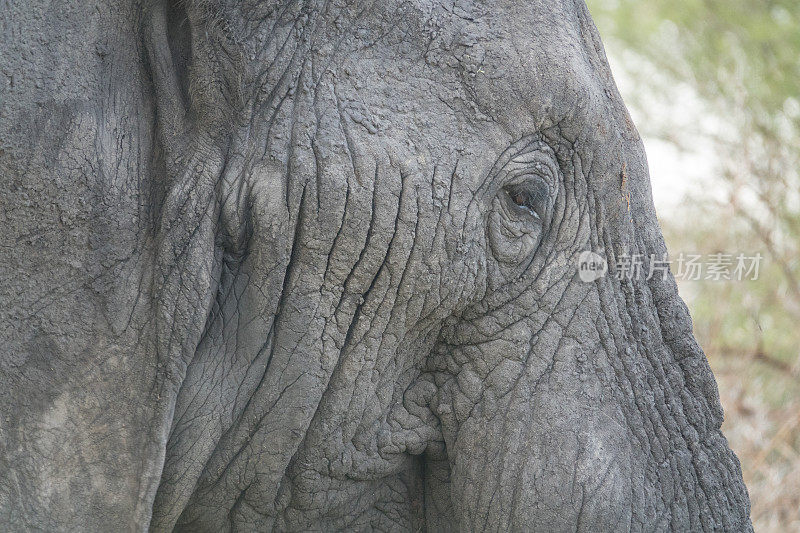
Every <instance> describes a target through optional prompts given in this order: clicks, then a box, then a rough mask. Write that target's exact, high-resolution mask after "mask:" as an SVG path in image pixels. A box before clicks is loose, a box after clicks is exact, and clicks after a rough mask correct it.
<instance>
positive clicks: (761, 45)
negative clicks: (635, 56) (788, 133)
mask: <svg viewBox="0 0 800 533" xmlns="http://www.w3.org/2000/svg"><path fill="white" fill-rule="evenodd" d="M588 3H589V6H590V8H591V10H592V14H593V16H594V17H595V20H596V22H597V23H598V25H599V26H600V27H601V28H602V30H603V31H604V33H608V34H609V35H611V36H612V38H613V39H615V40H617V41H619V42H620V43H622V44H624V45H625V46H627V47H630V48H631V49H634V50H636V51H637V52H638V53H640V54H642V55H643V56H645V57H647V58H648V59H649V60H650V61H652V62H653V63H655V64H656V65H657V66H659V67H660V68H662V69H665V70H667V71H669V72H671V73H672V74H673V75H675V76H676V77H678V78H684V79H685V78H688V79H690V80H691V81H692V83H693V85H694V86H695V87H696V88H697V89H698V90H699V91H700V92H701V94H702V95H704V96H706V97H709V98H711V99H716V98H719V97H722V98H723V99H725V100H726V101H727V103H735V104H737V105H745V106H748V107H749V108H750V110H751V112H752V113H753V115H754V116H759V115H760V116H762V117H763V119H764V121H765V122H767V123H769V122H770V121H772V120H775V119H776V115H781V114H783V113H784V112H785V111H786V110H785V109H784V107H785V106H788V107H790V109H789V111H790V112H791V113H793V114H794V115H795V116H794V121H795V123H796V121H797V119H798V117H797V116H796V115H798V114H800V110H797V109H796V108H797V107H798V106H797V98H798V96H799V95H798V92H799V91H800V89H799V88H798V84H799V83H800V54H798V51H799V50H800V3H798V2H797V1H796V0H648V1H646V2H643V1H641V0H589V2H588Z"/></svg>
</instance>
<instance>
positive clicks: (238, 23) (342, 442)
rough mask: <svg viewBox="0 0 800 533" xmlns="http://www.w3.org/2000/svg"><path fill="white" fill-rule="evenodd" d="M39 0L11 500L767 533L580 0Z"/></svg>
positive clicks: (236, 513)
mask: <svg viewBox="0 0 800 533" xmlns="http://www.w3.org/2000/svg"><path fill="white" fill-rule="evenodd" d="M35 4H36V3H35V2H33V3H19V4H17V3H13V2H12V5H11V6H10V8H9V11H8V14H3V15H2V17H3V18H4V19H5V20H4V27H6V26H7V27H8V28H10V32H7V33H9V34H11V35H14V36H15V39H14V40H13V41H11V42H4V43H3V44H2V46H3V49H4V54H3V59H2V60H0V66H2V67H3V71H4V72H5V73H6V78H7V79H8V80H9V81H7V82H6V85H5V89H4V92H5V94H6V96H5V98H4V99H5V102H6V103H5V104H4V110H3V112H2V114H1V115H0V128H1V129H0V132H2V137H0V139H2V140H0V142H2V145H0V169H2V172H0V175H2V176H3V178H2V179H3V180H4V185H3V189H4V190H5V191H8V193H6V194H4V196H3V199H2V202H3V204H4V206H5V208H6V211H5V212H6V220H7V226H8V227H10V228H11V230H10V231H7V232H5V234H4V235H3V237H2V239H3V240H2V242H3V249H4V250H8V254H9V260H8V261H4V263H5V264H4V265H3V266H2V267H0V268H2V271H0V272H2V276H1V277H0V279H2V280H3V281H2V292H0V294H2V295H3V299H4V305H3V306H2V310H0V319H2V328H3V331H4V332H5V333H4V342H3V352H2V353H1V354H0V379H2V383H3V388H4V392H3V393H2V394H0V519H2V520H3V521H5V522H6V523H9V524H11V525H12V526H15V527H19V528H25V527H39V528H44V529H82V530H87V529H88V530H107V529H119V528H120V524H124V525H125V527H126V528H128V527H129V528H130V529H134V530H142V529H147V528H150V529H152V530H154V531H162V530H180V529H187V530H208V531H212V530H213V531H217V530H257V531H261V530H270V529H277V530H314V529H317V530H320V529H321V530H327V529H378V530H406V529H415V530H418V529H431V530H449V529H453V530H466V531H472V530H485V529H488V530H508V529H513V530H522V531H567V530H581V531H612V530H613V531H618V530H636V531H643V530H644V531H652V530H690V529H691V530H704V531H705V530H726V531H741V530H747V529H750V522H749V501H748V496H747V492H746V489H745V487H744V484H743V482H742V476H741V471H740V467H739V463H738V460H737V459H736V457H735V456H734V454H733V453H732V452H731V450H730V449H729V447H728V444H727V441H726V440H725V438H724V437H723V435H722V433H721V432H720V424H721V422H722V410H721V407H720V403H719V398H718V393H717V389H716V384H715V381H714V378H713V376H712V374H711V371H710V369H709V366H708V364H707V362H706V359H705V356H704V354H703V352H702V350H701V349H700V348H699V346H698V345H697V343H696V341H695V339H694V338H693V336H692V331H691V320H690V317H689V314H688V312H687V309H686V307H685V305H684V304H683V302H682V301H681V299H680V297H679V296H678V292H677V288H676V285H675V282H674V280H673V278H672V276H671V275H670V274H668V273H667V274H666V275H664V276H662V275H658V274H657V275H648V273H649V274H652V271H653V270H654V269H653V268H652V267H654V266H655V262H656V261H657V260H661V259H663V257H664V254H665V253H666V250H665V246H664V242H663V238H662V236H661V233H660V230H659V226H658V222H657V219H656V216H655V211H654V207H653V204H652V200H651V191H650V185H649V178H648V170H647V163H646V159H645V154H644V151H643V148H642V144H641V141H640V138H639V136H638V134H637V133H636V130H635V128H634V126H633V124H632V123H631V120H630V117H629V116H628V114H627V112H626V110H625V107H624V105H623V103H622V100H621V98H620V96H619V93H618V92H617V89H616V87H615V85H614V82H613V79H612V77H611V73H610V71H609V67H608V64H607V61H606V58H605V55H604V52H603V49H602V46H601V44H600V40H599V37H598V35H597V31H596V30H595V28H594V26H593V24H592V22H591V19H590V16H589V14H588V12H587V10H586V7H585V6H584V5H583V2H581V1H580V0H577V1H573V0H558V1H551V2H545V1H542V0H531V1H529V2H512V1H501V2H482V1H474V2H468V1H460V0H459V1H449V2H423V1H406V0H388V1H386V2H368V1H365V2H361V1H353V2H322V1H316V0H285V1H283V0H281V1H278V0H263V1H257V0H248V1H244V2H238V1H237V2H233V1H228V0H202V1H201V0H184V1H180V2H177V1H176V2H165V1H164V0H147V1H142V2H137V1H131V0H128V1H121V0H120V1H117V2H104V3H98V4H97V5H96V6H95V5H90V3H86V4H83V3H79V4H80V5H75V6H70V7H64V8H63V9H62V10H60V11H58V12H55V11H53V12H47V13H46V14H43V13H44V12H43V11H42V10H41V9H40V8H39V7H38V6H36V5H35ZM5 52H8V53H5ZM589 252H591V253H592V254H595V255H591V257H593V258H595V259H596V260H597V261H600V262H602V261H606V262H607V264H608V265H611V267H610V269H609V270H608V272H607V273H605V272H603V271H600V272H597V273H595V274H594V275H591V276H586V275H584V274H586V273H585V272H581V271H580V260H581V258H582V257H583V258H584V259H585V258H586V257H587V253H589ZM630 257H638V258H642V261H643V262H642V264H641V266H640V271H639V272H633V273H630V274H632V275H617V274H619V273H620V272H619V270H618V269H617V268H615V265H617V264H620V263H621V261H622V260H624V259H625V258H630ZM603 274H605V275H603Z"/></svg>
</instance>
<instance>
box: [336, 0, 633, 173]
mask: <svg viewBox="0 0 800 533" xmlns="http://www.w3.org/2000/svg"><path fill="white" fill-rule="evenodd" d="M383 9H385V10H386V11H385V12H384V13H383V15H382V16H377V15H375V16H372V17H370V18H369V19H366V20H364V21H362V22H361V28H362V30H363V31H362V30H360V31H361V33H360V34H359V35H361V37H362V38H361V41H362V44H363V43H364V42H366V43H368V46H360V47H359V48H358V49H356V50H354V51H352V52H351V53H350V54H348V55H347V57H346V58H345V59H344V60H343V61H342V65H343V68H342V69H341V72H340V73H339V77H338V79H337V83H339V84H341V86H343V87H351V88H352V89H353V90H352V91H349V92H348V91H347V90H342V91H341V92H340V93H339V94H340V96H342V97H343V98H344V99H345V100H348V104H347V105H349V106H351V109H355V113H354V114H351V116H355V117H356V118H357V121H360V122H361V123H362V125H364V127H365V128H366V129H371V130H372V133H374V132H375V131H378V132H379V133H380V134H384V135H386V137H385V138H386V139H387V140H389V141H390V144H392V145H393V146H400V145H403V144H405V145H407V146H410V152H411V153H414V155H415V156H416V155H418V154H419V153H424V156H427V155H431V156H432V158H433V159H435V160H439V161H442V160H446V159H447V158H452V157H454V156H457V157H458V158H459V159H461V160H462V164H468V163H469V161H470V157H471V156H472V163H473V170H474V172H473V173H472V174H474V179H475V180H482V179H483V178H484V177H485V172H486V171H488V169H489V168H490V166H491V164H492V163H493V159H492V157H491V155H492V154H494V155H497V154H499V153H501V152H502V151H503V150H504V149H506V148H507V147H508V146H509V145H510V144H511V143H512V142H514V141H515V140H517V139H520V138H521V137H523V136H525V135H528V134H530V133H532V132H537V131H542V130H546V129H552V128H556V129H557V130H558V134H559V136H560V137H562V138H565V139H568V140H570V141H577V140H580V141H581V142H582V143H583V145H584V148H585V149H587V148H588V149H592V148H597V147H602V148H603V150H602V152H603V153H605V154H613V153H615V152H616V153H617V157H614V158H612V159H617V160H618V159H619V157H618V155H619V153H620V152H622V151H624V150H623V149H622V148H623V147H624V146H626V145H629V143H628V142H624V143H620V141H638V135H637V134H636V132H635V129H634V128H633V126H632V124H630V122H629V120H627V113H626V112H625V110H624V106H623V105H622V102H621V99H620V98H619V96H618V94H617V91H616V88H615V86H614V83H613V80H612V79H611V76H610V73H609V71H608V67H607V65H606V63H605V58H604V57H603V51H602V48H601V47H600V44H599V41H598V40H597V39H596V35H595V33H594V29H593V27H592V25H591V24H592V23H591V21H590V20H589V19H588V16H587V14H586V13H585V11H583V10H582V9H584V8H582V7H579V6H576V5H575V4H574V3H573V2H547V3H544V2H524V3H519V2H504V3H500V4H494V3H493V4H492V5H488V4H485V5H482V4H480V3H472V4H469V5H467V4H466V3H456V5H455V6H453V5H448V6H445V5H438V6H435V7H430V6H422V5H419V4H418V5H416V6H415V8H414V9H411V10H410V11H409V10H408V8H406V9H405V10H400V9H398V8H397V7H396V6H393V7H384V8H383ZM387 20H389V21H392V22H393V23H395V27H394V30H393V32H394V33H396V34H397V37H398V38H396V39H392V38H384V39H382V40H379V41H378V40H375V32H376V31H378V30H377V27H381V28H383V29H384V30H385V29H386V24H387V22H386V21H387ZM399 139H401V140H402V141H401V142H397V141H398V140H399ZM378 146H379V145H378ZM615 148H617V149H615ZM598 162H599V161H598Z"/></svg>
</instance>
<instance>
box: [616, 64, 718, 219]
mask: <svg viewBox="0 0 800 533" xmlns="http://www.w3.org/2000/svg"><path fill="white" fill-rule="evenodd" d="M607 52H608V50H607ZM608 59H609V63H610V64H611V70H612V72H613V74H614V79H615V81H616V82H617V86H618V87H619V90H620V92H621V93H622V97H623V99H624V101H625V103H626V105H627V106H628V110H629V111H630V113H631V117H632V118H633V122H634V124H635V125H636V128H637V129H638V130H639V133H640V134H641V136H642V141H643V142H644V146H645V151H646V152H647V161H648V164H649V167H650V181H651V185H652V189H653V201H654V203H655V206H656V210H657V211H658V215H659V217H669V216H670V214H671V213H673V212H675V210H676V208H677V207H679V206H680V205H681V204H682V203H683V199H684V198H685V197H686V196H687V195H692V196H693V197H698V196H712V197H717V198H718V199H722V198H724V195H723V193H722V191H715V190H714V189H715V185H717V186H718V185H719V181H718V180H717V179H716V177H717V173H718V172H719V170H718V169H719V165H718V160H717V157H716V153H715V151H714V148H713V143H712V140H711V139H710V138H709V136H711V135H715V134H720V133H722V132H723V129H724V126H723V122H724V121H723V120H721V119H720V117H717V116H715V115H714V114H713V113H712V112H711V111H710V110H709V109H708V107H707V105H705V103H704V102H703V100H702V99H701V98H700V97H699V96H698V95H697V93H696V92H695V91H694V90H693V88H692V87H690V86H689V85H687V84H680V83H676V82H675V81H674V80H669V79H667V78H666V77H665V76H663V75H661V74H660V73H659V72H658V71H657V70H656V69H655V68H654V67H653V66H652V65H651V64H650V63H648V62H646V61H645V60H643V59H642V58H640V57H638V56H636V55H634V54H632V53H626V52H621V57H616V56H615V55H612V54H611V53H610V52H609V56H608ZM623 65H625V68H623ZM632 68H636V69H640V70H644V71H645V72H644V75H642V76H641V78H642V79H647V80H648V84H647V85H642V84H638V85H637V83H636V82H635V80H634V79H633V78H632V77H631V76H630V75H629V72H630V70H631V69H632ZM654 79H655V80H657V81H658V82H659V83H660V84H661V87H662V88H663V90H660V91H654V90H652V87H653V86H655V84H654V83H653V84H652V85H651V83H652V81H653V80H654ZM648 89H649V90H648ZM668 139H669V140H668ZM675 139H677V140H678V143H677V144H676V143H675V142H673V140H675Z"/></svg>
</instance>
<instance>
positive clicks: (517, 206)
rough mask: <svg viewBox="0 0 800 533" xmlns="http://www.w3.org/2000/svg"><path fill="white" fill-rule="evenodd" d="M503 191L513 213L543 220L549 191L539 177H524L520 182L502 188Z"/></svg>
mask: <svg viewBox="0 0 800 533" xmlns="http://www.w3.org/2000/svg"><path fill="white" fill-rule="evenodd" d="M504 191H505V193H506V195H507V197H508V199H509V200H511V204H512V206H513V209H512V210H513V211H515V212H516V213H518V214H521V215H523V216H530V217H535V218H537V219H539V220H541V219H544V217H545V212H546V210H547V206H548V204H549V196H550V189H549V187H548V186H547V183H546V182H545V180H544V179H542V178H541V177H540V176H536V175H528V176H525V179H523V180H522V181H520V182H517V183H514V184H511V185H507V186H506V187H504Z"/></svg>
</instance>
